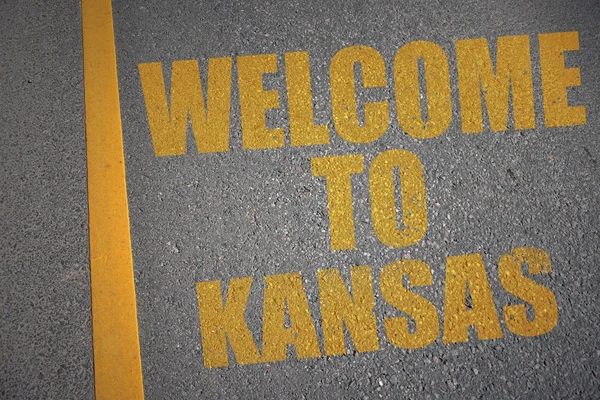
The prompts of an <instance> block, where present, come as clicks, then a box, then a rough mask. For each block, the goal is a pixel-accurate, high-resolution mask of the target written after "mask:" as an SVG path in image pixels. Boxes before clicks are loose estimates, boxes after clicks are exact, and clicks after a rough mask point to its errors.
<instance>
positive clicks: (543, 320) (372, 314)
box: [196, 247, 558, 368]
mask: <svg viewBox="0 0 600 400" xmlns="http://www.w3.org/2000/svg"><path fill="white" fill-rule="evenodd" d="M551 270H552V267H551V262H550V256H549V255H548V254H547V253H546V252H545V251H543V250H541V249H537V248H533V247H521V248H516V249H514V250H513V251H512V253H510V254H505V255H503V256H502V257H500V261H499V263H498V269H497V271H498V279H499V281H500V283H501V284H502V287H503V288H504V290H505V291H506V292H507V293H509V294H510V295H511V296H512V298H513V300H512V301H511V302H512V304H506V305H504V306H503V307H502V316H503V318H504V323H505V325H506V328H508V330H509V331H510V332H511V333H512V334H515V335H519V336H538V335H542V334H545V333H547V332H549V331H551V330H552V329H553V328H554V327H555V326H556V324H557V321H558V307H557V304H556V299H555V296H554V294H553V293H552V291H550V289H548V288H547V287H546V286H544V285H542V284H540V283H538V282H537V281H536V278H539V275H540V274H549V273H550V272H551ZM316 275H317V280H318V291H319V295H318V297H319V307H320V313H319V315H320V320H319V319H315V318H314V317H313V313H311V310H310V307H309V303H308V299H307V292H306V290H305V287H304V281H303V277H302V276H301V274H300V273H299V272H295V273H286V274H279V275H267V276H266V277H265V278H264V290H263V298H264V303H263V304H264V305H263V318H262V323H263V327H262V346H261V351H260V352H259V349H258V347H257V345H256V340H255V338H254V336H253V334H252V332H251V330H250V329H249V327H248V324H247V321H246V318H245V313H246V305H247V303H248V298H249V295H250V292H251V289H252V282H253V278H252V277H247V278H234V279H231V280H230V282H229V285H228V288H227V294H226V297H225V299H223V297H222V294H221V292H222V290H221V289H222V288H221V282H220V281H206V282H199V283H197V285H196V291H197V296H198V311H199V315H200V330H201V336H202V347H203V355H204V365H205V366H206V367H207V368H216V367H225V366H228V365H229V361H230V360H229V354H228V346H227V342H229V345H230V346H231V349H232V352H233V355H234V357H235V359H236V361H237V363H238V364H255V363H261V362H276V361H283V360H285V359H286V358H287V354H288V346H292V347H293V348H294V349H295V353H296V356H297V357H298V358H300V359H306V358H315V357H322V356H336V355H343V354H346V353H347V352H348V351H350V350H351V349H349V348H347V346H346V343H347V342H349V343H352V345H353V346H354V348H355V350H356V351H357V352H373V351H377V350H379V349H380V336H382V335H380V330H379V329H378V321H377V320H378V318H377V315H376V311H375V310H376V307H375V298H378V297H381V298H382V299H383V300H384V301H385V303H386V304H387V307H388V308H389V307H391V308H393V309H396V310H397V312H396V313H397V314H398V316H395V317H389V316H388V317H385V318H382V319H383V324H379V325H383V329H382V330H383V331H384V334H385V337H386V338H387V340H388V341H389V342H390V343H392V344H393V345H394V346H397V347H400V348H405V349H416V348H422V347H425V346H427V345H429V344H431V343H433V342H434V341H436V340H437V339H438V337H439V335H440V330H441V331H442V341H443V343H456V342H466V341H467V340H468V339H469V329H474V330H475V331H476V333H477V337H478V339H479V340H488V339H498V338H501V337H502V336H503V332H502V328H501V325H500V316H499V313H498V312H497V309H496V304H495V303H496V302H495V301H494V298H493V296H492V290H491V288H490V284H489V281H488V276H487V272H486V267H485V265H484V262H483V259H482V257H481V255H480V254H465V255H458V256H451V257H447V259H446V273H445V294H444V305H443V307H444V308H443V328H441V329H440V318H439V313H438V310H437V309H436V307H435V306H434V305H433V303H432V302H431V301H430V300H429V299H427V298H426V297H425V296H423V295H421V294H419V289H418V288H420V287H424V286H431V285H432V284H433V274H432V270H431V268H430V267H429V266H428V265H427V264H426V263H424V262H423V261H420V260H415V259H410V260H408V259H405V260H398V261H394V262H392V263H390V264H388V265H386V266H385V267H384V268H382V269H381V271H380V273H379V276H378V279H377V280H376V281H378V286H379V287H376V286H377V285H376V284H374V282H373V281H374V280H373V271H372V269H371V267H369V266H356V267H352V268H351V269H350V279H349V282H350V285H349V286H348V285H347V284H346V282H345V281H344V278H343V276H342V273H341V272H340V270H338V269H334V268H331V269H323V270H318V271H317V274H316ZM536 275H538V277H536ZM379 294H381V296H379ZM377 309H380V308H377ZM386 314H388V313H386ZM380 317H381V316H380ZM409 321H410V323H409ZM379 322H381V319H380V321H379ZM318 330H320V331H321V333H322V346H321V344H320V342H319V339H318V337H317V331H318ZM348 337H349V339H350V340H349V341H347V340H346V339H347V338H348Z"/></svg>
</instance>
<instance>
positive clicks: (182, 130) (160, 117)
mask: <svg viewBox="0 0 600 400" xmlns="http://www.w3.org/2000/svg"><path fill="white" fill-rule="evenodd" d="M537 42H538V48H539V52H538V60H535V64H534V63H533V62H532V52H531V49H530V38H529V36H527V35H521V36H503V37H499V38H498V39H497V41H496V46H495V47H496V52H495V60H493V58H492V55H491V54H492V52H491V51H490V45H489V43H488V41H487V39H484V38H480V39H464V40H458V41H456V43H455V45H456V51H455V57H456V68H457V74H458V76H457V80H458V98H459V101H460V119H461V125H462V132H463V133H465V134H472V133H479V132H483V130H484V127H485V126H486V125H488V124H489V129H490V130H491V131H505V130H507V129H508V128H509V127H512V128H514V129H515V130H524V129H534V128H536V126H535V124H536V122H535V121H536V115H535V106H534V84H533V82H538V81H541V84H542V87H541V92H542V102H543V112H544V124H545V126H546V127H560V126H572V125H583V124H585V123H586V109H585V107H584V106H582V105H578V106H571V105H569V103H568V100H567V94H568V88H569V87H572V86H579V85H580V82H581V80H580V74H579V68H567V67H566V66H565V53H567V52H570V51H575V50H579V36H578V33H577V32H557V33H544V34H540V35H538V37H537ZM234 62H235V66H236V70H237V91H238V95H239V96H238V98H239V116H240V119H241V136H242V143H243V147H244V149H276V148H282V147H285V146H286V143H289V144H291V146H319V145H328V144H329V143H330V137H331V132H330V130H333V131H334V132H335V133H336V134H337V135H338V136H339V137H341V138H342V139H343V140H345V141H347V142H351V143H371V142H374V141H376V140H378V139H379V138H381V137H382V136H383V135H384V134H385V133H386V132H387V131H388V128H389V127H390V126H391V124H392V123H393V121H394V119H395V120H396V121H397V124H398V126H399V127H400V128H401V129H402V130H403V131H404V132H406V133H407V134H408V135H410V136H412V137H414V138H417V139H429V138H434V137H437V136H439V135H441V134H443V133H444V132H446V130H447V129H448V127H449V126H450V123H451V120H452V110H453V104H452V96H453V94H452V87H453V85H451V83H450V82H451V77H450V67H449V65H450V64H449V62H448V56H447V53H446V51H445V50H444V49H443V48H442V47H440V46H439V45H437V44H436V43H433V42H428V41H415V42H410V43H407V44H405V45H403V46H401V47H400V48H399V49H398V51H397V52H396V55H395V57H394V59H393V73H392V76H388V73H387V67H386V60H384V58H383V56H382V55H381V53H379V52H378V51H377V50H376V49H374V48H372V47H368V46H349V47H346V48H343V49H341V50H340V51H338V52H337V53H336V54H335V55H334V56H333V58H332V59H331V62H330V65H329V89H330V90H329V92H330V102H331V120H332V122H333V124H332V126H329V125H327V124H324V125H319V124H316V123H315V120H314V109H313V103H314V99H313V96H312V78H313V77H311V68H310V60H309V54H308V53H307V52H290V53H285V54H284V56H283V66H284V68H283V70H282V71H280V70H279V62H278V55H277V54H261V55H242V56H237V57H236V58H235V59H233V58H232V57H222V58H211V59H209V60H208V63H207V64H208V68H207V71H201V70H200V68H199V65H198V61H197V60H179V61H174V62H173V63H172V65H171V71H170V72H171V85H170V102H169V101H168V96H167V90H166V86H165V78H164V75H163V65H162V63H160V62H152V63H142V64H139V65H138V68H139V73H140V79H141V84H142V89H143V94H144V99H145V103H146V111H147V115H148V123H149V127H150V133H151V136H152V142H153V145H154V152H155V155H156V156H173V155H181V154H184V153H185V152H186V131H187V127H188V121H191V126H192V130H193V134H194V138H195V142H196V147H197V149H198V152H199V153H214V152H226V151H229V148H230V146H229V138H230V135H231V131H232V129H231V126H230V117H231V115H232V111H234V108H233V107H232V92H233V90H234V88H235V84H234V83H233V76H234V75H233V68H234ZM532 65H535V66H536V67H537V65H539V71H540V73H541V76H539V77H536V79H534V77H533V71H537V70H538V68H532ZM357 67H359V68H360V71H362V77H358V79H355V68H357ZM266 74H285V82H286V85H285V88H284V89H283V88H282V90H275V89H270V90H265V88H264V77H265V75H266ZM420 74H422V76H423V78H420V77H419V75H420ZM204 77H207V78H206V90H203V84H202V81H203V80H204V79H205V78H204ZM322 78H324V77H319V79H318V81H319V82H327V79H322ZM538 79H539V80H538ZM388 86H389V87H391V88H393V90H394V94H395V95H394V96H393V98H395V107H393V106H392V104H390V103H391V102H393V101H394V99H393V98H392V99H390V96H387V97H386V95H384V94H380V97H381V98H380V99H377V100H376V101H359V97H361V96H357V92H359V91H361V92H364V91H365V90H367V91H368V90H371V89H375V88H388ZM283 90H285V91H286V93H285V94H286V98H287V119H286V121H285V122H283V123H281V124H280V125H281V126H275V127H269V128H268V127H267V123H266V112H268V111H269V110H273V109H277V108H280V107H281V104H280V97H281V96H280V95H281V94H282V92H283ZM380 92H381V91H380ZM374 97H378V95H376V94H375V95H374ZM169 103H170V107H169ZM510 106H512V113H511V112H510V108H511V107H510ZM284 108H285V107H284ZM394 110H395V112H394ZM235 111H237V110H235ZM394 113H395V116H394V115H393V114H394ZM236 114H237V112H236ZM509 116H512V121H509ZM394 117H395V118H394ZM394 123H395V122H394ZM286 132H287V134H288V135H289V139H287V140H286V138H285V136H286ZM236 134H237V133H236Z"/></svg>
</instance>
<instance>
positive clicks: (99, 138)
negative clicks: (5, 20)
mask: <svg viewBox="0 0 600 400" xmlns="http://www.w3.org/2000/svg"><path fill="white" fill-rule="evenodd" d="M81 9H82V27H83V60H84V88H85V118H86V137H87V167H88V201H89V234H90V268H91V286H92V323H93V343H94V375H95V386H96V398H97V399H143V397H144V389H143V382H142V365H141V359H140V345H139V337H138V326H137V312H136V300H135V284H134V281H133V261H132V255H131V239H130V236H129V212H128V207H127V189H126V181H125V161H124V156H123V137H122V131H121V113H120V110H119V89H118V81H117V60H116V51H115V40H114V32H113V19H112V6H111V0H82V2H81Z"/></svg>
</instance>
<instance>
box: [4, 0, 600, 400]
mask: <svg viewBox="0 0 600 400" xmlns="http://www.w3.org/2000/svg"><path fill="white" fill-rule="evenodd" d="M113 8H114V22H115V37H116V47H117V57H118V73H119V85H120V94H121V110H122V116H123V135H124V144H125V156H126V168H127V185H128V195H129V207H130V218H131V235H132V245H133V256H134V266H135V267H134V268H135V277H136V290H137V299H138V320H139V328H140V344H141V354H142V364H143V373H144V386H145V393H146V397H147V398H149V399H178V398H208V399H211V398H238V399H248V398H256V399H262V398H272V399H280V398H315V399H316V398H332V399H335V398H344V399H366V398H371V399H375V398H387V399H397V398H443V399H445V398H457V399H463V398H540V399H541V398H561V399H562V398H586V399H594V398H600V389H599V388H600V384H599V383H598V382H599V375H600V340H599V339H598V337H599V336H600V317H599V315H600V306H599V303H598V293H600V286H599V284H600V278H599V273H598V266H599V265H600V233H599V226H600V200H599V199H600V196H598V194H597V193H598V191H599V190H600V179H599V178H600V171H599V166H598V163H599V162H600V139H599V137H598V131H599V130H600V101H599V100H598V99H599V98H600V97H599V95H600V83H599V81H598V77H600V47H599V44H598V43H599V39H600V24H599V22H598V21H600V5H598V3H597V2H594V1H591V0H581V1H546V2H529V1H526V2H523V1H519V2H517V1H505V2H492V1H487V0H485V1H468V2H467V1H465V2H454V1H452V2H438V1H430V2H428V1H407V2H393V1H386V2H375V1H368V2H367V1H365V2H360V1H352V2H301V1H298V2H260V3H259V2H246V3H240V4H236V3H234V2H215V3H212V2H205V3H201V2H185V1H170V2H165V1H115V2H113ZM80 25H81V21H80V6H79V3H78V2H76V1H72V2H68V1H62V2H49V1H47V2H46V1H39V2H32V3H29V4H28V5H27V6H26V5H25V4H24V3H18V2H16V1H5V2H3V3H2V4H0V50H1V56H0V143H1V144H2V150H1V151H2V153H1V162H0V184H1V187H0V212H1V213H2V219H1V225H0V252H1V253H0V254H2V256H1V257H0V263H1V264H0V354H1V359H0V360H1V361H0V398H56V399H62V398H73V399H80V398H92V397H93V358H92V342H91V314H90V291H89V271H88V268H89V263H88V238H87V234H88V232H87V198H86V170H85V129H84V115H83V83H82V80H83V76H82V58H81V57H82V54H81V30H80ZM574 30H575V31H578V32H579V42H580V51H578V52H573V53H572V54H569V55H568V56H567V63H568V64H569V65H570V66H577V67H579V68H580V70H581V81H582V84H581V86H580V87H577V88H573V89H570V90H569V102H570V103H571V104H581V105H585V106H586V109H587V124H586V125H583V126H574V127H567V128H546V127H544V124H543V117H542V102H541V89H540V88H541V85H540V81H539V64H538V63H537V61H536V60H537V52H538V48H537V35H538V34H539V33H547V32H561V31H574ZM522 34H526V35H530V38H531V43H532V55H533V60H534V64H533V65H534V88H535V100H536V103H535V104H536V109H535V110H536V115H537V119H536V126H537V128H536V129H535V130H531V131H522V132H518V131H514V130H513V129H509V130H507V131H506V132H502V133H499V132H489V129H487V130H486V131H484V132H483V133H482V134H479V135H464V134H463V133H461V129H460V115H459V114H458V94H457V91H456V80H457V78H456V63H455V57H454V54H455V51H454V42H455V41H456V40H458V39H469V38H477V37H486V38H488V40H490V43H493V42H494V41H495V39H496V38H497V37H498V36H503V35H522ZM414 40H430V41H433V42H436V43H438V44H439V45H440V46H442V47H443V48H444V50H446V52H447V54H448V57H449V60H450V74H451V83H452V85H453V98H452V100H453V103H454V114H453V121H452V123H451V125H450V128H449V129H448V131H447V132H446V133H444V134H443V135H441V136H439V137H438V138H435V139H431V140H425V141H423V140H416V139H413V138H411V137H410V136H408V135H405V134H403V133H402V131H401V129H400V128H399V127H398V124H397V122H395V121H394V122H393V123H392V124H391V126H390V129H389V130H388V131H387V133H386V134H385V135H384V136H383V137H382V138H381V139H380V140H378V141H376V142H374V143H371V144H365V145H351V144H348V143H346V142H343V141H342V140H341V139H340V138H339V137H337V136H336V135H335V133H334V132H333V130H332V134H331V138H332V140H331V144H330V145H327V146H320V147H319V146H316V147H308V148H293V147H289V146H288V147H286V148H284V149H279V150H259V151H244V150H242V145H241V134H240V115H239V109H238V108H237V107H238V106H237V105H236V104H237V102H238V99H237V97H236V96H237V88H236V85H235V83H236V79H235V75H234V81H233V82H234V86H233V87H234V89H233V95H234V101H233V104H234V106H233V110H234V111H233V112H232V136H231V141H230V151H229V152H227V153H222V154H210V155H209V154H197V153H196V150H195V147H194V145H193V142H192V141H191V140H190V139H191V136H190V137H189V138H188V152H187V154H185V155H183V156H176V157H169V158H157V157H155V156H154V153H153V149H152V143H151V140H150V133H149V128H148V122H147V119H146V109H145V105H144V98H143V95H142V90H141V84H140V78H139V74H138V69H137V65H138V64H139V63H144V62H154V61H162V62H163V65H164V66H165V73H166V74H167V75H166V76H169V75H168V73H169V71H170V67H169V66H170V62H171V61H174V60H183V59H198V60H199V63H200V66H201V68H205V67H206V62H207V59H208V58H210V57H225V56H232V57H236V56H237V55H245V54H266V53H275V54H278V55H279V56H280V57H279V65H280V69H281V66H282V65H283V59H282V58H283V57H282V55H283V53H284V52H289V51H308V52H309V53H310V56H311V67H312V77H313V95H314V97H315V104H316V106H315V107H316V111H315V114H316V122H317V123H329V124H331V122H330V119H331V106H330V100H329V99H330V95H329V84H328V81H329V75H328V74H329V72H328V68H329V62H330V60H331V58H332V57H333V55H334V54H335V53H336V52H337V51H338V50H340V49H342V48H343V47H346V46H349V45H355V44H363V45H369V46H372V47H374V48H376V49H377V50H379V51H380V52H381V54H382V55H383V57H384V59H385V60H386V63H387V68H388V77H391V68H392V60H393V56H394V54H395V52H396V51H397V49H398V48H399V47H400V46H402V45H403V44H405V43H408V42H410V41H414ZM234 70H235V68H234ZM389 80H390V82H391V79H389ZM167 81H168V80H167ZM267 85H269V86H270V87H271V88H275V89H279V90H280V96H281V97H280V102H281V105H282V110H281V111H274V112H271V113H269V114H268V123H269V124H270V126H282V127H286V126H287V124H288V122H287V117H286V115H287V114H286V111H285V108H286V100H287V99H286V97H285V90H283V89H285V76H284V75H283V74H282V73H279V74H275V75H274V76H273V77H271V78H269V79H268V81H267ZM389 86H390V87H391V86H392V85H391V84H390V85H389ZM388 92H389V93H388ZM388 92H385V94H386V95H389V96H391V98H392V99H393V96H394V93H393V91H392V90H388ZM380 93H382V92H378V94H377V95H379V94H380ZM391 104H393V102H391ZM392 115H394V114H392ZM391 148H402V149H406V150H410V151H412V152H414V153H415V154H417V155H418V156H419V158H420V159H421V161H422V163H423V166H424V169H425V184H426V188H427V206H428V215H429V227H428V230H427V233H426V236H425V238H424V239H423V240H422V241H420V242H419V243H417V244H416V245H413V246H410V247H407V248H400V249H394V248H389V247H386V246H385V245H383V244H382V243H380V242H379V241H378V240H377V238H376V237H375V235H374V234H373V231H372V228H371V220H370V219H371V216H370V208H369V196H368V190H369V182H368V175H367V174H363V175H359V176H357V177H356V178H355V179H354V180H353V190H354V193H355V202H354V212H355V221H356V238H357V248H356V250H349V251H336V252H332V251H331V249H330V247H329V235H328V229H329V222H328V214H327V197H326V188H325V184H324V182H323V180H322V179H316V178H313V177H312V174H311V167H310V160H311V158H312V157H318V156H324V155H332V154H350V153H360V154H364V156H365V162H366V165H369V164H370V162H371V161H372V160H373V158H374V157H375V155H377V154H378V153H380V152H382V151H384V150H387V149H391ZM521 246H533V247H538V248H541V249H544V250H545V251H547V252H548V253H549V255H550V257H551V260H552V267H553V272H552V274H550V275H549V276H544V277H541V278H540V282H541V283H543V284H544V285H545V286H547V287H548V288H550V289H551V290H552V292H553V293H554V295H555V296H556V300H557V303H558V312H559V319H558V324H557V326H556V327H555V328H554V329H553V330H552V331H551V332H550V333H548V334H546V335H543V336H539V337H533V338H524V337H518V336H515V335H513V334H512V333H510V332H509V331H508V330H507V328H506V326H505V324H504V323H502V329H503V334H504V337H503V338H501V339H496V340H490V341H479V340H477V339H476V336H475V335H473V334H471V336H470V340H469V341H468V342H467V343H457V344H443V343H442V342H441V334H440V337H439V338H438V340H437V341H436V342H435V343H433V344H431V345H430V346H428V347H426V348H424V349H416V350H402V349H399V348H396V347H394V346H392V345H391V344H389V342H388V341H387V340H386V339H385V334H384V333H383V332H384V331H383V329H382V326H383V320H382V317H383V316H384V315H386V316H387V315H391V314H389V313H390V312H391V311H390V309H389V307H388V308H386V306H385V304H384V303H383V301H382V299H380V298H377V299H376V313H377V315H378V320H377V323H378V327H379V338H380V344H381V350H380V351H378V352H375V353H368V354H367V353H363V354H360V353H355V352H352V351H350V352H349V354H348V355H345V356H338V357H322V358H317V359H310V360H297V359H296V357H295V355H294V352H293V351H291V352H289V355H290V356H289V357H288V360H286V361H284V362H279V363H269V364H257V365H249V366H238V365H236V364H235V362H231V363H230V366H229V367H227V368H220V369H206V368H205V367H204V365H203V358H202V357H203V353H202V348H201V341H200V325H199V319H198V306H197V300H196V293H195V283H196V282H199V281H205V280H221V281H222V282H224V283H226V282H227V281H228V280H229V279H230V278H237V277H245V276H253V277H254V278H255V287H254V288H253V292H252V294H251V297H250V300H249V305H248V308H249V311H248V314H247V320H248V324H249V326H250V329H251V331H252V332H253V333H254V334H255V335H256V337H257V338H259V337H260V331H261V328H262V294H261V293H262V292H261V290H260V287H261V286H262V277H263V276H265V275H268V274H276V273H287V272H296V271H301V272H302V274H303V276H304V278H305V281H306V282H305V285H306V288H307V292H308V294H309V303H310V308H311V311H312V312H313V313H317V312H318V308H319V303H318V301H319V300H318V290H317V280H316V271H317V269H322V268H333V267H335V268H338V269H340V270H342V271H343V272H344V273H347V272H348V271H349V268H350V267H351V266H355V265H363V264H366V265H369V266H371V267H372V268H373V271H374V274H375V277H377V276H378V275H379V271H380V270H381V268H383V266H385V265H386V264H388V263H389V262H391V261H394V260H397V259H401V258H415V259H419V260H423V261H425V262H427V263H428V264H429V265H430V267H431V269H432V272H433V280H434V284H433V285H432V286H431V287H427V288H423V290H422V291H420V293H421V294H423V295H424V296H425V297H427V298H429V299H430V300H431V302H432V303H433V304H434V305H435V307H436V308H437V310H438V312H439V315H440V324H441V322H442V310H443V301H444V271H445V258H446V257H447V256H449V255H458V254H467V253H481V254H482V255H483V259H484V261H485V264H486V268H487V271H488V276H489V279H490V285H491V289H492V293H493V295H494V300H495V302H496V308H497V310H498V311H499V312H500V315H501V307H502V306H503V305H506V304H509V303H510V302H511V301H514V298H512V297H509V296H508V295H507V294H506V293H505V292H504V291H503V289H502V286H501V284H500V282H499V280H498V278H497V276H498V275H497V265H498V259H499V258H500V256H501V255H503V254H505V253H509V252H510V251H512V249H513V248H516V247H521ZM395 315H396V314H395ZM320 329H321V328H320V326H318V325H317V332H318V336H319V340H321V339H322V332H321V330H320ZM472 333H473V332H472Z"/></svg>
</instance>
